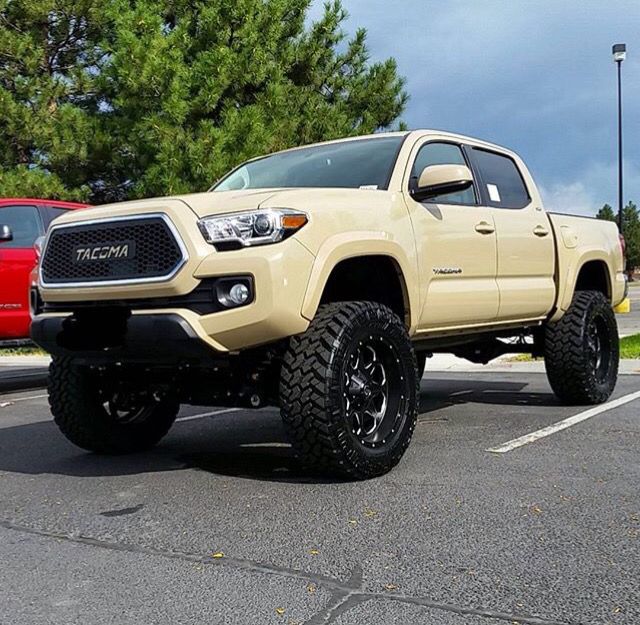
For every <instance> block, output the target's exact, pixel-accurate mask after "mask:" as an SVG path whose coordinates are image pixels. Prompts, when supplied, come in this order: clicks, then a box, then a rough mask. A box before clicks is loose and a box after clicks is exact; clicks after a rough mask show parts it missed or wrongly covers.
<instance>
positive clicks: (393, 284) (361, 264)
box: [320, 255, 409, 325]
mask: <svg viewBox="0 0 640 625" xmlns="http://www.w3.org/2000/svg"><path fill="white" fill-rule="evenodd" d="M347 301H369V302H377V303H378V304H384V305H385V306H388V307H389V308H391V310H393V312H395V313H396V314H397V315H398V316H399V317H400V319H402V320H403V321H405V323H406V324H407V325H409V303H408V297H407V290H406V284H405V281H404V277H403V275H402V271H401V269H400V267H399V266H398V264H397V263H396V261H395V260H394V259H393V258H391V257H390V256H385V255H373V256H356V257H353V258H347V259H345V260H342V261H340V262H339V263H338V264H337V265H336V266H335V267H334V268H333V270H332V271H331V274H330V275H329V278H328V279H327V283H326V284H325V287H324V291H323V292H322V298H321V300H320V304H330V303H333V302H347Z"/></svg>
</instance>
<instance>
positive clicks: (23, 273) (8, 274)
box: [0, 206, 43, 340]
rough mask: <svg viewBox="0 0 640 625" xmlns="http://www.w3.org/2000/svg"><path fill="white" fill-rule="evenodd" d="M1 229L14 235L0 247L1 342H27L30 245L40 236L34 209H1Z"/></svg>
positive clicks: (32, 260) (32, 253)
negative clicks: (9, 340)
mask: <svg viewBox="0 0 640 625" xmlns="http://www.w3.org/2000/svg"><path fill="white" fill-rule="evenodd" d="M0 225H7V226H9V227H10V228H11V231H12V233H13V240H11V241H4V242H1V243H0V340H2V339H23V338H28V337H29V327H30V325H31V315H30V314H29V287H30V284H29V278H30V274H31V271H32V269H33V267H34V266H35V262H36V254H35V250H34V248H33V244H34V243H35V240H36V239H37V238H38V237H39V236H40V235H41V234H42V232H43V229H42V223H41V220H40V216H39V214H38V211H37V209H36V208H35V206H6V207H0Z"/></svg>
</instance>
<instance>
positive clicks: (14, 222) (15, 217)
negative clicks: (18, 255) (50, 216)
mask: <svg viewBox="0 0 640 625" xmlns="http://www.w3.org/2000/svg"><path fill="white" fill-rule="evenodd" d="M0 224H1V225H6V226H9V228H11V232H12V233H13V240H12V241H6V242H5V243H0V246H2V247H1V248H0V249H7V248H14V249H15V248H18V247H33V244H34V243H35V240H36V239H37V238H38V237H39V236H40V235H41V234H42V226H41V222H40V216H39V215H38V209H37V208H36V207H35V206H7V207H6V208H0Z"/></svg>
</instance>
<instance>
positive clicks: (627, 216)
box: [596, 202, 640, 275]
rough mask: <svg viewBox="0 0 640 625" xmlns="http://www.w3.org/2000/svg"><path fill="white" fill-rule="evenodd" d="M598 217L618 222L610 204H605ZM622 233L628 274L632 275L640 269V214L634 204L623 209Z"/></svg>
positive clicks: (630, 203) (629, 204) (631, 203)
mask: <svg viewBox="0 0 640 625" xmlns="http://www.w3.org/2000/svg"><path fill="white" fill-rule="evenodd" d="M596 217H597V218H598V219H605V220H607V221H615V222H617V221H618V217H617V215H616V214H615V213H614V212H613V209H612V208H611V206H609V204H605V205H604V206H603V207H602V208H601V209H600V210H599V211H598V214H597V215H596ZM622 232H623V234H624V240H625V243H626V250H627V253H626V260H627V272H628V273H629V275H632V274H633V272H634V271H635V270H636V269H637V268H638V267H640V213H639V212H638V207H637V206H636V205H635V204H634V203H633V202H629V203H628V204H627V205H626V206H625V207H624V208H623V209H622Z"/></svg>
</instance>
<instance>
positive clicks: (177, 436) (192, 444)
mask: <svg viewBox="0 0 640 625" xmlns="http://www.w3.org/2000/svg"><path fill="white" fill-rule="evenodd" d="M526 386H527V384H526V383H525V382H507V381H504V382H501V381H493V380H461V379H455V380H447V379H443V378H440V379H432V380H423V382H422V387H421V401H420V414H421V415H423V416H424V413H431V412H435V411H437V410H440V409H442V408H447V407H450V406H453V405H456V404H462V403H475V404H494V405H495V404H498V405H531V406H556V405H558V402H557V400H556V399H555V397H554V396H553V395H552V394H551V393H526V392H522V390H523V389H524V388H525V387H526ZM182 469H198V470H201V471H207V472H209V473H214V474H218V475H228V476H234V477H241V478H245V479H252V480H267V481H275V482H294V483H333V482H339V481H340V480H331V479H327V478H326V477H325V478H323V477H319V476H315V475H312V474H309V473H305V472H304V471H302V470H301V468H300V467H299V466H298V464H297V463H296V461H295V458H294V457H293V454H292V451H291V448H290V447H289V446H288V443H287V440H286V437H285V433H284V431H283V428H282V424H281V421H280V416H279V414H278V412H277V410H275V409H269V410H263V411H257V412H242V413H226V414H223V415H218V416H215V417H210V418H203V419H197V420H194V421H185V422H177V423H176V424H175V425H174V427H173V429H172V430H171V432H170V433H169V435H168V436H167V438H166V439H164V440H163V441H162V442H161V443H160V444H159V445H158V447H157V448H156V449H154V450H153V451H150V452H147V453H140V454H133V455H130V456H98V455H96V454H91V453H87V452H84V451H82V450H80V449H78V448H76V447H74V446H73V445H71V444H70V443H69V442H68V441H67V440H66V439H65V438H64V437H63V436H62V434H60V432H59V431H58V429H57V427H56V426H55V424H54V423H53V422H52V421H41V422H37V423H29V424H24V425H18V426H11V427H6V428H1V429H0V471H6V472H11V473H24V474H31V475H37V474H47V473H50V474H60V475H68V476H73V477H100V476H118V475H134V474H139V473H150V472H158V471H176V470H182Z"/></svg>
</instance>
